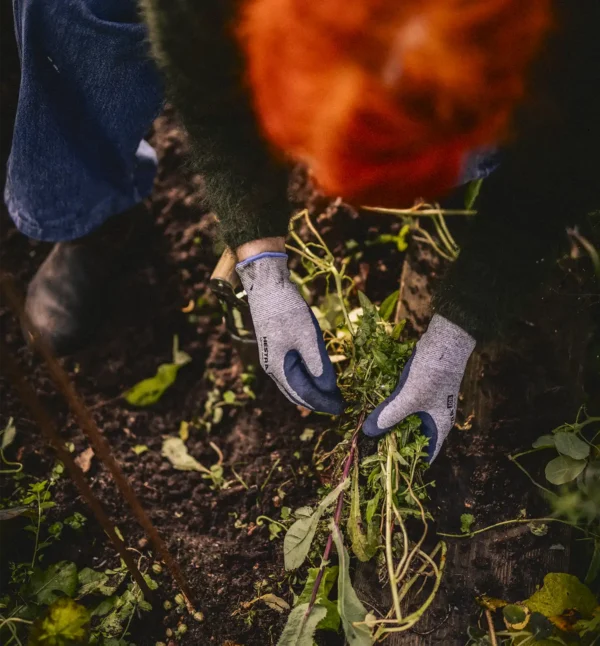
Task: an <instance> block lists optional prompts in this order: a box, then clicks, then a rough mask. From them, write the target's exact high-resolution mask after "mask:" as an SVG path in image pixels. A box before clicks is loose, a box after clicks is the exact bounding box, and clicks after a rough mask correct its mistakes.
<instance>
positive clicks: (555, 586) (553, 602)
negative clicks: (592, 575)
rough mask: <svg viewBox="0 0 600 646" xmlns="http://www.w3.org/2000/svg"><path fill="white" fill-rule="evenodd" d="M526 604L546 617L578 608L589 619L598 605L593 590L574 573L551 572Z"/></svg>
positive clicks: (532, 610)
mask: <svg viewBox="0 0 600 646" xmlns="http://www.w3.org/2000/svg"><path fill="white" fill-rule="evenodd" d="M524 604H525V605H526V606H527V607H528V608H529V610H531V612H539V613H541V614H542V615H544V617H556V616H559V615H562V614H563V613H564V612H565V611H566V610H577V611H578V612H580V613H581V615H582V616H583V617H584V618H586V619H589V618H590V617H591V616H592V615H593V613H594V609H595V608H596V606H597V605H598V602H597V600H596V597H595V596H594V594H593V593H592V591H591V590H590V589H589V588H588V587H587V586H586V585H584V584H583V583H581V581H580V580H579V579H578V578H577V577H576V576H573V575H572V574H564V573H551V574H547V575H546V576H545V577H544V585H543V587H542V588H540V589H539V590H538V591H537V592H535V593H534V594H533V595H531V597H529V599H528V600H527V601H525V602H524Z"/></svg>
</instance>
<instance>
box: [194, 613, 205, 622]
mask: <svg viewBox="0 0 600 646" xmlns="http://www.w3.org/2000/svg"><path fill="white" fill-rule="evenodd" d="M194 619H195V620H196V621H204V613H203V612H200V611H197V612H195V613H194Z"/></svg>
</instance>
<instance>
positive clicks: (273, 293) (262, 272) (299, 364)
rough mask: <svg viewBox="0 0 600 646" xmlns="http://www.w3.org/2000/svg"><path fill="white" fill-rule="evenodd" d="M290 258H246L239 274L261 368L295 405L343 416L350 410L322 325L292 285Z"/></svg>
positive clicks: (268, 255)
mask: <svg viewBox="0 0 600 646" xmlns="http://www.w3.org/2000/svg"><path fill="white" fill-rule="evenodd" d="M287 259H288V258H287V254H285V253H279V252H272V251H267V252H263V253H259V254H257V255H255V256H251V257H249V258H246V259H245V260H243V261H242V262H240V263H238V265H237V272H238V274H239V276H240V279H241V281H242V285H243V286H244V289H245V290H246V294H247V295H248V304H249V305H250V313H251V315H252V321H253V323H254V329H255V332H256V338H257V341H258V350H259V355H260V364H261V366H262V367H263V369H264V370H265V372H266V373H267V374H268V375H269V376H270V377H271V378H272V379H273V381H274V382H275V383H276V384H277V386H278V387H279V389H280V390H281V392H282V393H283V394H284V395H285V396H286V397H287V398H288V399H289V400H290V401H291V402H293V403H294V404H300V405H301V406H304V407H306V408H309V409H311V410H315V411H320V412H323V413H330V414H332V415H339V414H340V413H341V412H342V411H343V409H344V404H343V400H342V396H341V393H340V390H339V388H338V386H337V380H336V374H335V369H334V367H333V365H332V363H331V360H330V359H329V356H328V355H327V350H326V348H325V342H324V341H323V335H322V333H321V329H320V327H319V324H318V322H317V320H316V318H315V316H314V314H313V313H312V311H311V309H310V307H309V306H308V304H307V303H306V301H305V300H304V299H303V298H302V296H301V295H300V292H299V291H298V288H297V287H296V285H294V283H292V281H291V279H290V272H289V269H288V266H287Z"/></svg>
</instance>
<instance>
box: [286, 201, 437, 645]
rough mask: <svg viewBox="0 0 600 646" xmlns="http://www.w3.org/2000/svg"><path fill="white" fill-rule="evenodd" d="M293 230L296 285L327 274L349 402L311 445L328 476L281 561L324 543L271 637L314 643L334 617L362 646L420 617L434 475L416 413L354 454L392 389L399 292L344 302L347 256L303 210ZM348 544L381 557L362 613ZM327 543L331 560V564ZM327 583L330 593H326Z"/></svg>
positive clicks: (296, 560)
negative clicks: (298, 265)
mask: <svg viewBox="0 0 600 646" xmlns="http://www.w3.org/2000/svg"><path fill="white" fill-rule="evenodd" d="M300 219H303V221H304V224H305V226H306V228H307V230H308V231H309V232H310V234H311V236H312V238H311V240H310V241H309V242H304V240H303V239H302V238H301V237H300V235H299V234H298V233H297V232H296V231H295V229H294V225H295V223H297V222H298V221H299V220H300ZM291 238H292V241H293V244H292V245H289V246H288V248H290V249H291V250H292V251H294V252H296V253H297V254H299V256H300V258H301V260H302V265H303V267H304V269H305V271H306V276H305V277H296V280H297V282H298V283H299V286H300V288H301V289H305V290H306V289H307V288H308V285H309V284H310V283H311V282H312V281H314V280H315V279H317V278H321V279H324V280H325V283H326V286H327V295H326V296H325V299H324V303H323V304H321V307H313V311H315V314H316V315H317V319H318V320H319V321H320V322H321V324H322V327H323V328H324V334H325V338H326V343H327V347H328V352H329V354H330V356H332V355H333V356H334V357H335V359H336V363H337V364H338V365H339V366H342V365H343V366H344V367H343V368H341V369H340V374H339V377H338V383H339V385H340V388H341V390H342V394H343V396H344V399H345V401H347V402H349V404H348V407H347V409H346V411H345V414H344V416H343V417H342V419H341V420H340V424H339V428H338V429H337V430H336V431H334V432H337V433H338V434H339V435H340V437H341V439H340V441H339V442H338V444H337V445H336V446H335V448H334V449H333V450H331V451H328V452H323V451H321V452H319V451H318V446H319V443H317V447H316V448H315V455H314V458H315V467H316V469H317V471H321V472H323V473H324V474H326V475H327V477H328V479H330V480H331V481H332V482H334V483H336V484H335V485H334V486H332V487H330V488H327V489H326V490H325V491H324V492H323V493H324V495H323V498H322V499H321V501H320V502H319V503H318V504H317V506H316V508H315V509H314V510H313V509H311V508H307V507H304V508H301V509H298V510H296V512H295V513H294V514H293V516H294V518H295V521H294V523H293V524H292V525H291V527H290V528H289V529H288V530H287V532H286V535H285V538H284V543H283V549H284V560H285V566H286V569H287V570H297V569H298V568H300V567H301V566H302V565H303V564H304V562H305V561H306V560H307V558H310V559H311V560H312V559H313V558H315V559H317V562H318V558H319V555H318V552H316V551H315V549H314V547H313V546H314V545H322V544H324V545H325V547H324V549H323V551H322V553H321V556H320V561H321V565H320V566H319V567H318V568H312V569H311V570H309V579H308V581H307V582H306V583H305V586H304V591H303V592H302V594H301V595H300V596H299V597H298V598H297V599H296V604H295V607H294V608H293V610H292V612H291V613H290V616H289V619H288V623H287V625H286V628H285V630H284V632H283V634H282V636H281V638H280V640H279V642H278V643H279V646H287V645H288V644H305V643H306V644H312V639H313V634H314V632H315V630H317V629H320V630H322V629H325V630H327V629H328V630H337V628H338V626H340V625H341V626H342V627H343V630H344V633H345V635H346V639H347V640H348V641H349V643H350V644H352V646H367V645H370V644H372V643H374V642H375V641H380V640H382V639H384V638H385V637H386V636H387V635H389V634H390V633H392V632H402V631H406V630H409V629H410V628H411V627H412V626H413V625H414V624H415V623H416V622H417V621H419V619H420V618H421V617H422V615H423V614H424V613H425V611H426V610H427V608H428V607H429V606H430V604H431V603H432V601H433V599H434V597H435V595H436V593H437V590H438V588H439V585H440V582H441V578H442V575H443V570H444V562H445V553H446V546H445V544H444V543H443V542H440V543H438V544H437V545H436V546H435V547H434V549H433V551H432V552H431V553H427V552H425V551H424V548H423V545H424V542H425V539H426V537H427V530H428V519H429V516H428V514H427V512H426V511H425V508H424V502H425V501H426V500H427V497H428V496H427V490H428V487H429V486H431V485H432V483H427V482H425V480H424V474H425V470H426V468H427V462H426V456H427V453H426V447H427V440H426V439H425V438H424V437H423V436H422V435H421V433H420V421H419V419H418V418H416V417H414V416H413V417H410V418H408V419H406V420H405V421H403V422H402V423H401V424H400V425H398V427H396V429H394V431H392V432H391V433H389V434H388V435H387V436H386V437H385V438H383V439H382V440H381V441H380V442H379V444H378V447H377V450H376V452H375V454H373V455H368V456H366V457H362V459H361V458H359V447H358V444H359V438H360V428H361V426H362V422H363V420H364V418H365V416H366V415H367V414H368V413H369V412H370V411H371V410H372V409H373V408H374V407H375V406H377V405H378V404H379V403H380V402H381V401H382V400H383V399H384V398H386V397H387V396H389V395H390V394H391V393H392V391H393V389H394V388H395V386H396V383H397V380H398V375H399V374H400V372H401V370H402V368H403V367H404V365H405V363H406V362H407V361H408V359H409V357H410V355H411V352H412V350H413V347H414V344H413V343H412V342H408V341H402V340H401V334H402V330H403V323H400V324H398V325H393V324H391V323H389V319H390V318H391V315H392V314H393V312H394V309H395V304H396V302H397V299H398V293H397V292H395V293H394V294H392V295H390V297H389V298H388V299H386V300H385V301H384V302H383V303H382V305H381V306H380V307H379V308H378V307H376V306H375V305H373V304H372V303H371V302H370V301H369V299H368V298H367V297H366V296H365V295H364V294H362V293H358V299H359V303H358V305H359V307H357V308H355V309H353V310H351V309H350V307H349V298H350V294H351V292H352V290H353V288H354V283H353V281H352V279H351V277H350V276H348V274H347V267H348V263H349V259H348V258H346V259H344V260H342V261H341V263H340V264H339V266H338V263H337V262H336V260H335V258H334V256H333V254H332V253H331V252H330V251H329V249H328V248H327V245H326V244H325V242H324V240H323V238H322V237H321V236H320V234H319V233H318V231H317V230H316V229H315V227H314V225H313V224H312V222H311V221H310V218H309V217H308V215H307V213H306V212H303V213H301V214H299V215H298V216H296V217H295V218H294V220H293V223H292V230H291ZM332 312H333V314H332ZM332 431H333V429H332ZM307 439H308V438H307ZM332 510H333V514H332ZM409 518H416V519H418V520H419V521H420V522H421V524H422V529H421V531H420V532H419V535H418V538H417V539H416V540H412V539H411V537H410V536H409V530H408V528H407V519H409ZM327 534H328V538H327V540H326V541H325V542H324V539H325V537H326V536H327ZM346 543H348V544H349V545H350V547H351V550H352V553H353V555H354V556H355V557H357V558H358V559H359V560H361V561H368V560H371V559H376V560H377V563H378V564H379V570H380V577H381V578H382V580H384V581H386V582H387V585H388V587H389V589H390V592H391V597H392V600H393V603H392V607H391V608H390V610H389V611H388V612H387V613H385V614H383V615H382V616H375V615H374V614H371V613H369V612H367V610H366V608H365V607H364V606H363V604H362V602H361V601H360V600H359V598H358V596H357V595H356V593H355V591H354V589H353V587H352V582H351V579H350V573H349V554H348V551H347V548H346V545H345V544H346ZM334 544H335V546H336V551H337V555H338V559H339V567H338V568H333V567H332V566H331V565H330V555H331V552H332V549H333V546H334ZM418 583H420V584H421V585H417V584H418ZM335 585H337V602H333V601H330V600H329V598H328V596H329V593H330V591H331V590H332V588H333V587H334V586H335ZM419 588H420V590H421V592H417V593H416V594H413V596H412V598H411V610H412V611H410V612H409V611H407V612H405V608H406V602H407V599H408V596H409V593H410V594H412V593H414V592H415V591H416V590H417V589H419ZM415 606H416V609H413V608H414V607H415Z"/></svg>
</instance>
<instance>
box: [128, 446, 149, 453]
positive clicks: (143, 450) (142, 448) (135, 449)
mask: <svg viewBox="0 0 600 646" xmlns="http://www.w3.org/2000/svg"><path fill="white" fill-rule="evenodd" d="M131 450H132V451H133V452H134V453H135V454H136V455H142V453H146V451H149V450H150V449H149V448H148V447H147V446H146V445H145V444H136V445H135V446H134V447H133V448H132V449H131Z"/></svg>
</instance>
